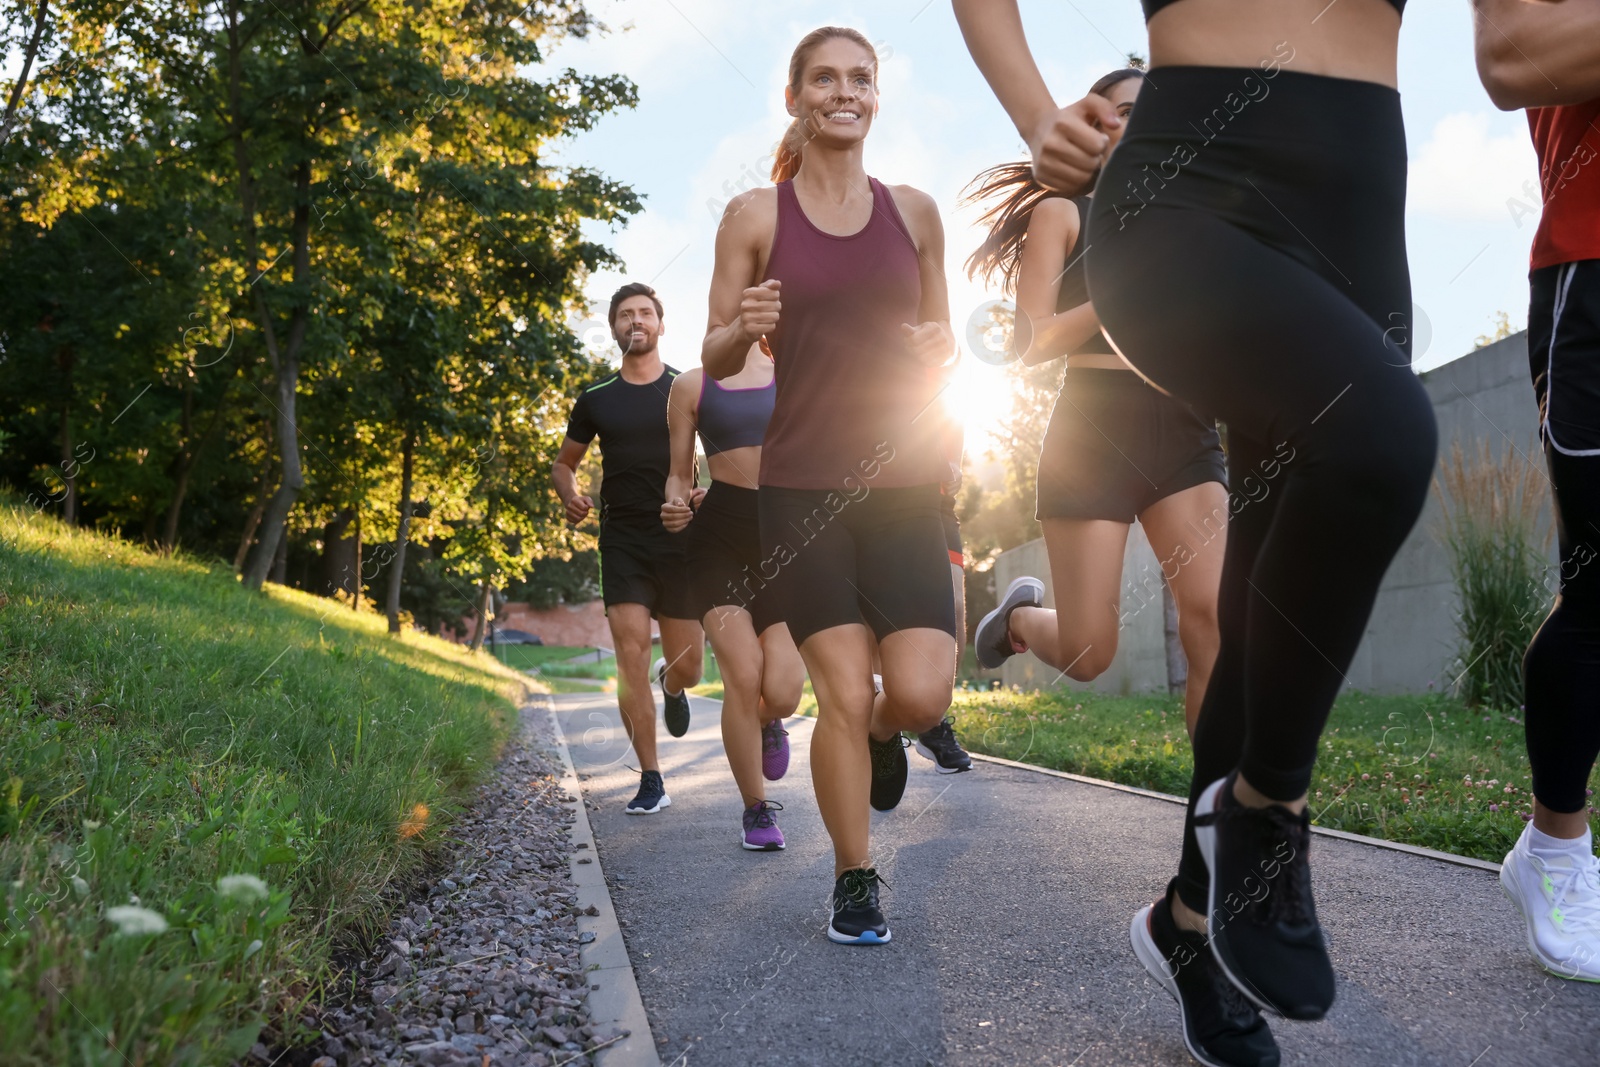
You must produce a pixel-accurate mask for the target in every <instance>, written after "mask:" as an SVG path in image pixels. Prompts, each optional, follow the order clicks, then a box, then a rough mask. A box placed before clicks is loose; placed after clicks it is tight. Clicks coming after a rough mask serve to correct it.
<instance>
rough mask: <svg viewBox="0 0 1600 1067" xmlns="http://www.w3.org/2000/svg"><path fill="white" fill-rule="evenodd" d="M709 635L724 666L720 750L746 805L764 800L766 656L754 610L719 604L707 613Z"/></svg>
mask: <svg viewBox="0 0 1600 1067" xmlns="http://www.w3.org/2000/svg"><path fill="white" fill-rule="evenodd" d="M705 622H706V634H707V635H709V637H710V638H711V649H712V651H713V652H715V653H716V654H717V665H718V667H719V668H721V670H722V748H723V751H724V752H726V753H727V756H728V767H729V768H730V769H731V770H732V771H733V780H734V782H735V783H736V784H737V785H738V786H739V795H740V796H741V797H742V798H743V804H744V806H745V807H747V808H748V807H750V806H751V805H753V804H755V803H757V802H758V801H761V800H765V799H766V796H767V794H766V785H765V780H764V779H763V778H762V777H761V722H760V720H759V719H758V718H757V717H756V716H757V712H758V710H759V708H758V705H759V704H760V702H761V677H762V673H763V662H764V658H765V657H764V656H763V653H762V647H761V642H760V640H758V639H757V637H756V631H755V626H754V624H753V623H751V621H750V613H749V612H747V611H745V610H744V609H743V608H736V607H729V606H723V607H715V608H712V609H711V610H710V611H708V612H707V613H706V618H705Z"/></svg>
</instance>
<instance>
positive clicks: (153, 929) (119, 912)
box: [106, 904, 167, 937]
mask: <svg viewBox="0 0 1600 1067" xmlns="http://www.w3.org/2000/svg"><path fill="white" fill-rule="evenodd" d="M106 918H107V919H110V920H111V921H112V922H114V923H116V924H117V934H118V936H120V937H134V936H136V935H138V934H160V933H165V932H166V929H167V920H166V917H165V916H163V915H162V914H161V913H160V912H159V911H151V910H150V909H149V908H141V907H139V906H137V905H134V904H123V905H119V906H118V907H115V908H107V909H106Z"/></svg>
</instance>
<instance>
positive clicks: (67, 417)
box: [61, 378, 78, 526]
mask: <svg viewBox="0 0 1600 1067" xmlns="http://www.w3.org/2000/svg"><path fill="white" fill-rule="evenodd" d="M70 381H71V379H70V378H69V379H68V382H69V383H70ZM69 389H70V384H69ZM69 395H70V394H69ZM61 484H62V485H64V486H65V487H66V489H65V492H66V495H65V496H63V497H62V498H61V518H62V521H64V522H65V523H66V524H67V525H68V526H76V525H77V524H78V461H77V460H76V459H74V458H73V455H72V407H71V402H70V401H63V402H62V404H61Z"/></svg>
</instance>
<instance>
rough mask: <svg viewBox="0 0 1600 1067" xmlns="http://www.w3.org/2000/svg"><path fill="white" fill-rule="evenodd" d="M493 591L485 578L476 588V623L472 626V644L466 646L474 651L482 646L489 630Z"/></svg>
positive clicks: (492, 587)
mask: <svg viewBox="0 0 1600 1067" xmlns="http://www.w3.org/2000/svg"><path fill="white" fill-rule="evenodd" d="M493 592H494V586H493V585H492V584H490V582H489V579H487V578H485V579H484V580H483V585H482V586H481V587H479V590H478V624H477V625H476V626H474V627H473V628H472V644H471V645H469V646H468V647H469V648H471V650H472V651H474V652H476V651H478V649H480V648H482V647H483V636H484V634H486V633H488V630H489V608H490V597H491V594H492V593H493Z"/></svg>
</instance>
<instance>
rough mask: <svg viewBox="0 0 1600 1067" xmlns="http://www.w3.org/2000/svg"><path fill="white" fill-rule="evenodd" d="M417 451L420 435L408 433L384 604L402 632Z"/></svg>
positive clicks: (394, 625)
mask: <svg viewBox="0 0 1600 1067" xmlns="http://www.w3.org/2000/svg"><path fill="white" fill-rule="evenodd" d="M416 450H417V435H416V434H415V433H414V432H413V431H410V430H408V431H406V439H405V443H404V444H402V445H401V446H400V528H399V530H398V531H397V532H396V533H395V535H394V559H392V560H390V561H389V595H388V600H387V603H386V604H385V605H384V606H385V608H386V610H387V613H388V616H389V632H390V633H392V634H397V633H399V632H400V581H401V575H403V574H404V573H405V569H406V544H407V542H409V541H410V540H411V472H412V465H413V460H414V459H415V456H416Z"/></svg>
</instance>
